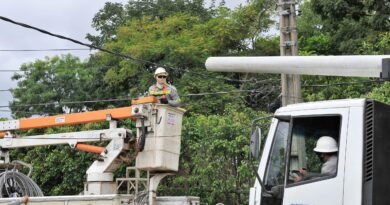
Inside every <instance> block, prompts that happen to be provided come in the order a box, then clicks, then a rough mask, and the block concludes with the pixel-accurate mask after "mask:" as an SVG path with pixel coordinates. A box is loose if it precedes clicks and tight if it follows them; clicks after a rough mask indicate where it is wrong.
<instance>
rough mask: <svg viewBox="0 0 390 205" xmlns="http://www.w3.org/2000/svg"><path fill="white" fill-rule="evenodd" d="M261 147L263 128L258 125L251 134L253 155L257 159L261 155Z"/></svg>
mask: <svg viewBox="0 0 390 205" xmlns="http://www.w3.org/2000/svg"><path fill="white" fill-rule="evenodd" d="M260 147H261V128H260V127H258V126H256V128H255V130H254V131H253V132H252V134H251V144H250V149H251V155H252V157H254V158H255V159H259V157H260Z"/></svg>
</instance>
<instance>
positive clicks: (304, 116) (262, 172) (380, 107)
mask: <svg viewBox="0 0 390 205" xmlns="http://www.w3.org/2000/svg"><path fill="white" fill-rule="evenodd" d="M389 62H390V56H312V57H301V56H285V57H212V58H209V59H208V60H207V62H206V67H207V69H208V70H211V71H221V72H257V73H262V72H267V73H285V74H306V75H333V76H364V77H378V78H379V77H381V78H389V68H390V63H389ZM387 126H390V106H389V105H386V104H383V103H380V102H377V101H374V100H370V99H346V100H333V101H323V102H310V103H299V104H294V105H288V106H285V107H282V108H280V109H278V110H277V111H276V112H275V114H274V115H273V118H272V123H271V126H270V129H269V133H268V135H267V138H266V141H265V143H264V146H263V150H262V155H261V158H260V164H259V167H258V169H257V173H256V175H257V180H256V182H255V185H254V187H252V188H251V189H250V199H249V204H250V205H282V204H283V205H358V204H361V205H373V204H375V205H384V204H390V174H389V168H390V134H389V131H387V128H388V127H387ZM257 133H261V132H260V131H259V130H257ZM321 136H330V137H332V138H333V139H334V140H336V142H337V145H338V151H337V167H336V174H331V175H321V174H320V169H321V162H320V161H319V158H318V157H317V156H316V153H315V152H314V150H313V149H314V148H315V147H316V142H317V140H318V139H319V138H320V137H321ZM260 141H261V140H260V137H259V135H252V137H251V151H252V153H253V155H255V156H256V155H258V154H257V153H259V147H260V146H259V144H260V143H259V142H260ZM300 169H306V170H308V171H309V172H311V173H317V175H314V176H316V177H312V178H308V179H305V180H301V181H295V180H294V179H295V178H296V176H297V175H299V174H300V172H299V171H298V170H300Z"/></svg>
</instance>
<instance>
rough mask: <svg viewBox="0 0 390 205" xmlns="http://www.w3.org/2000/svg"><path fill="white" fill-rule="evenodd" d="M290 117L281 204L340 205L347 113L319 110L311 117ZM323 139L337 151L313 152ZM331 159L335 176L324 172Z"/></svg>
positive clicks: (297, 115) (341, 110) (303, 115)
mask: <svg viewBox="0 0 390 205" xmlns="http://www.w3.org/2000/svg"><path fill="white" fill-rule="evenodd" d="M293 116H295V117H293V118H292V120H291V126H292V127H291V130H290V136H289V138H288V142H287V144H288V145H287V157H286V158H287V162H286V167H287V169H286V173H285V176H286V177H285V183H284V184H285V187H284V195H283V204H285V205H291V204H300V205H303V204H304V205H310V204H315V205H330V204H332V205H341V204H342V202H343V186H344V184H343V179H344V162H345V144H346V135H347V125H348V109H329V111H326V110H325V111H324V110H320V111H318V112H317V113H314V115H313V112H311V113H310V116H307V115H306V116H305V114H304V112H302V113H299V112H297V113H294V115H293ZM322 136H329V137H331V138H333V139H334V140H335V141H336V146H337V148H338V150H337V151H335V150H331V149H328V150H327V149H325V150H323V151H322V152H316V151H314V148H315V147H316V143H317V141H318V139H319V138H321V137H322ZM328 139H329V138H328ZM317 151H318V149H317ZM331 151H332V152H331ZM324 152H326V153H324ZM327 156H329V157H327ZM330 157H332V159H333V162H334V163H333V166H331V167H332V168H331V169H332V170H334V172H329V171H326V170H329V167H330V166H329V163H330V161H329V162H327V160H329V158H330ZM326 163H327V164H326Z"/></svg>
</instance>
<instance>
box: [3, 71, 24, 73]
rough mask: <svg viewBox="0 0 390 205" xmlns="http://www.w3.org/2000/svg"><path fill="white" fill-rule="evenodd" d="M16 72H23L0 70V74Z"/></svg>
mask: <svg viewBox="0 0 390 205" xmlns="http://www.w3.org/2000/svg"><path fill="white" fill-rule="evenodd" d="M17 72H23V71H21V70H0V73H17Z"/></svg>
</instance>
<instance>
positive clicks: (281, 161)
mask: <svg viewBox="0 0 390 205" xmlns="http://www.w3.org/2000/svg"><path fill="white" fill-rule="evenodd" d="M289 125H290V123H289V122H285V121H279V123H278V126H277V128H276V132H275V136H274V141H273V144H272V149H271V155H270V156H269V159H268V164H267V170H266V172H265V178H264V182H265V183H264V185H265V187H266V188H267V189H268V190H270V189H271V188H272V187H275V186H278V185H283V183H284V175H285V167H286V166H285V165H286V160H285V157H286V147H287V138H288V132H289Z"/></svg>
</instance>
